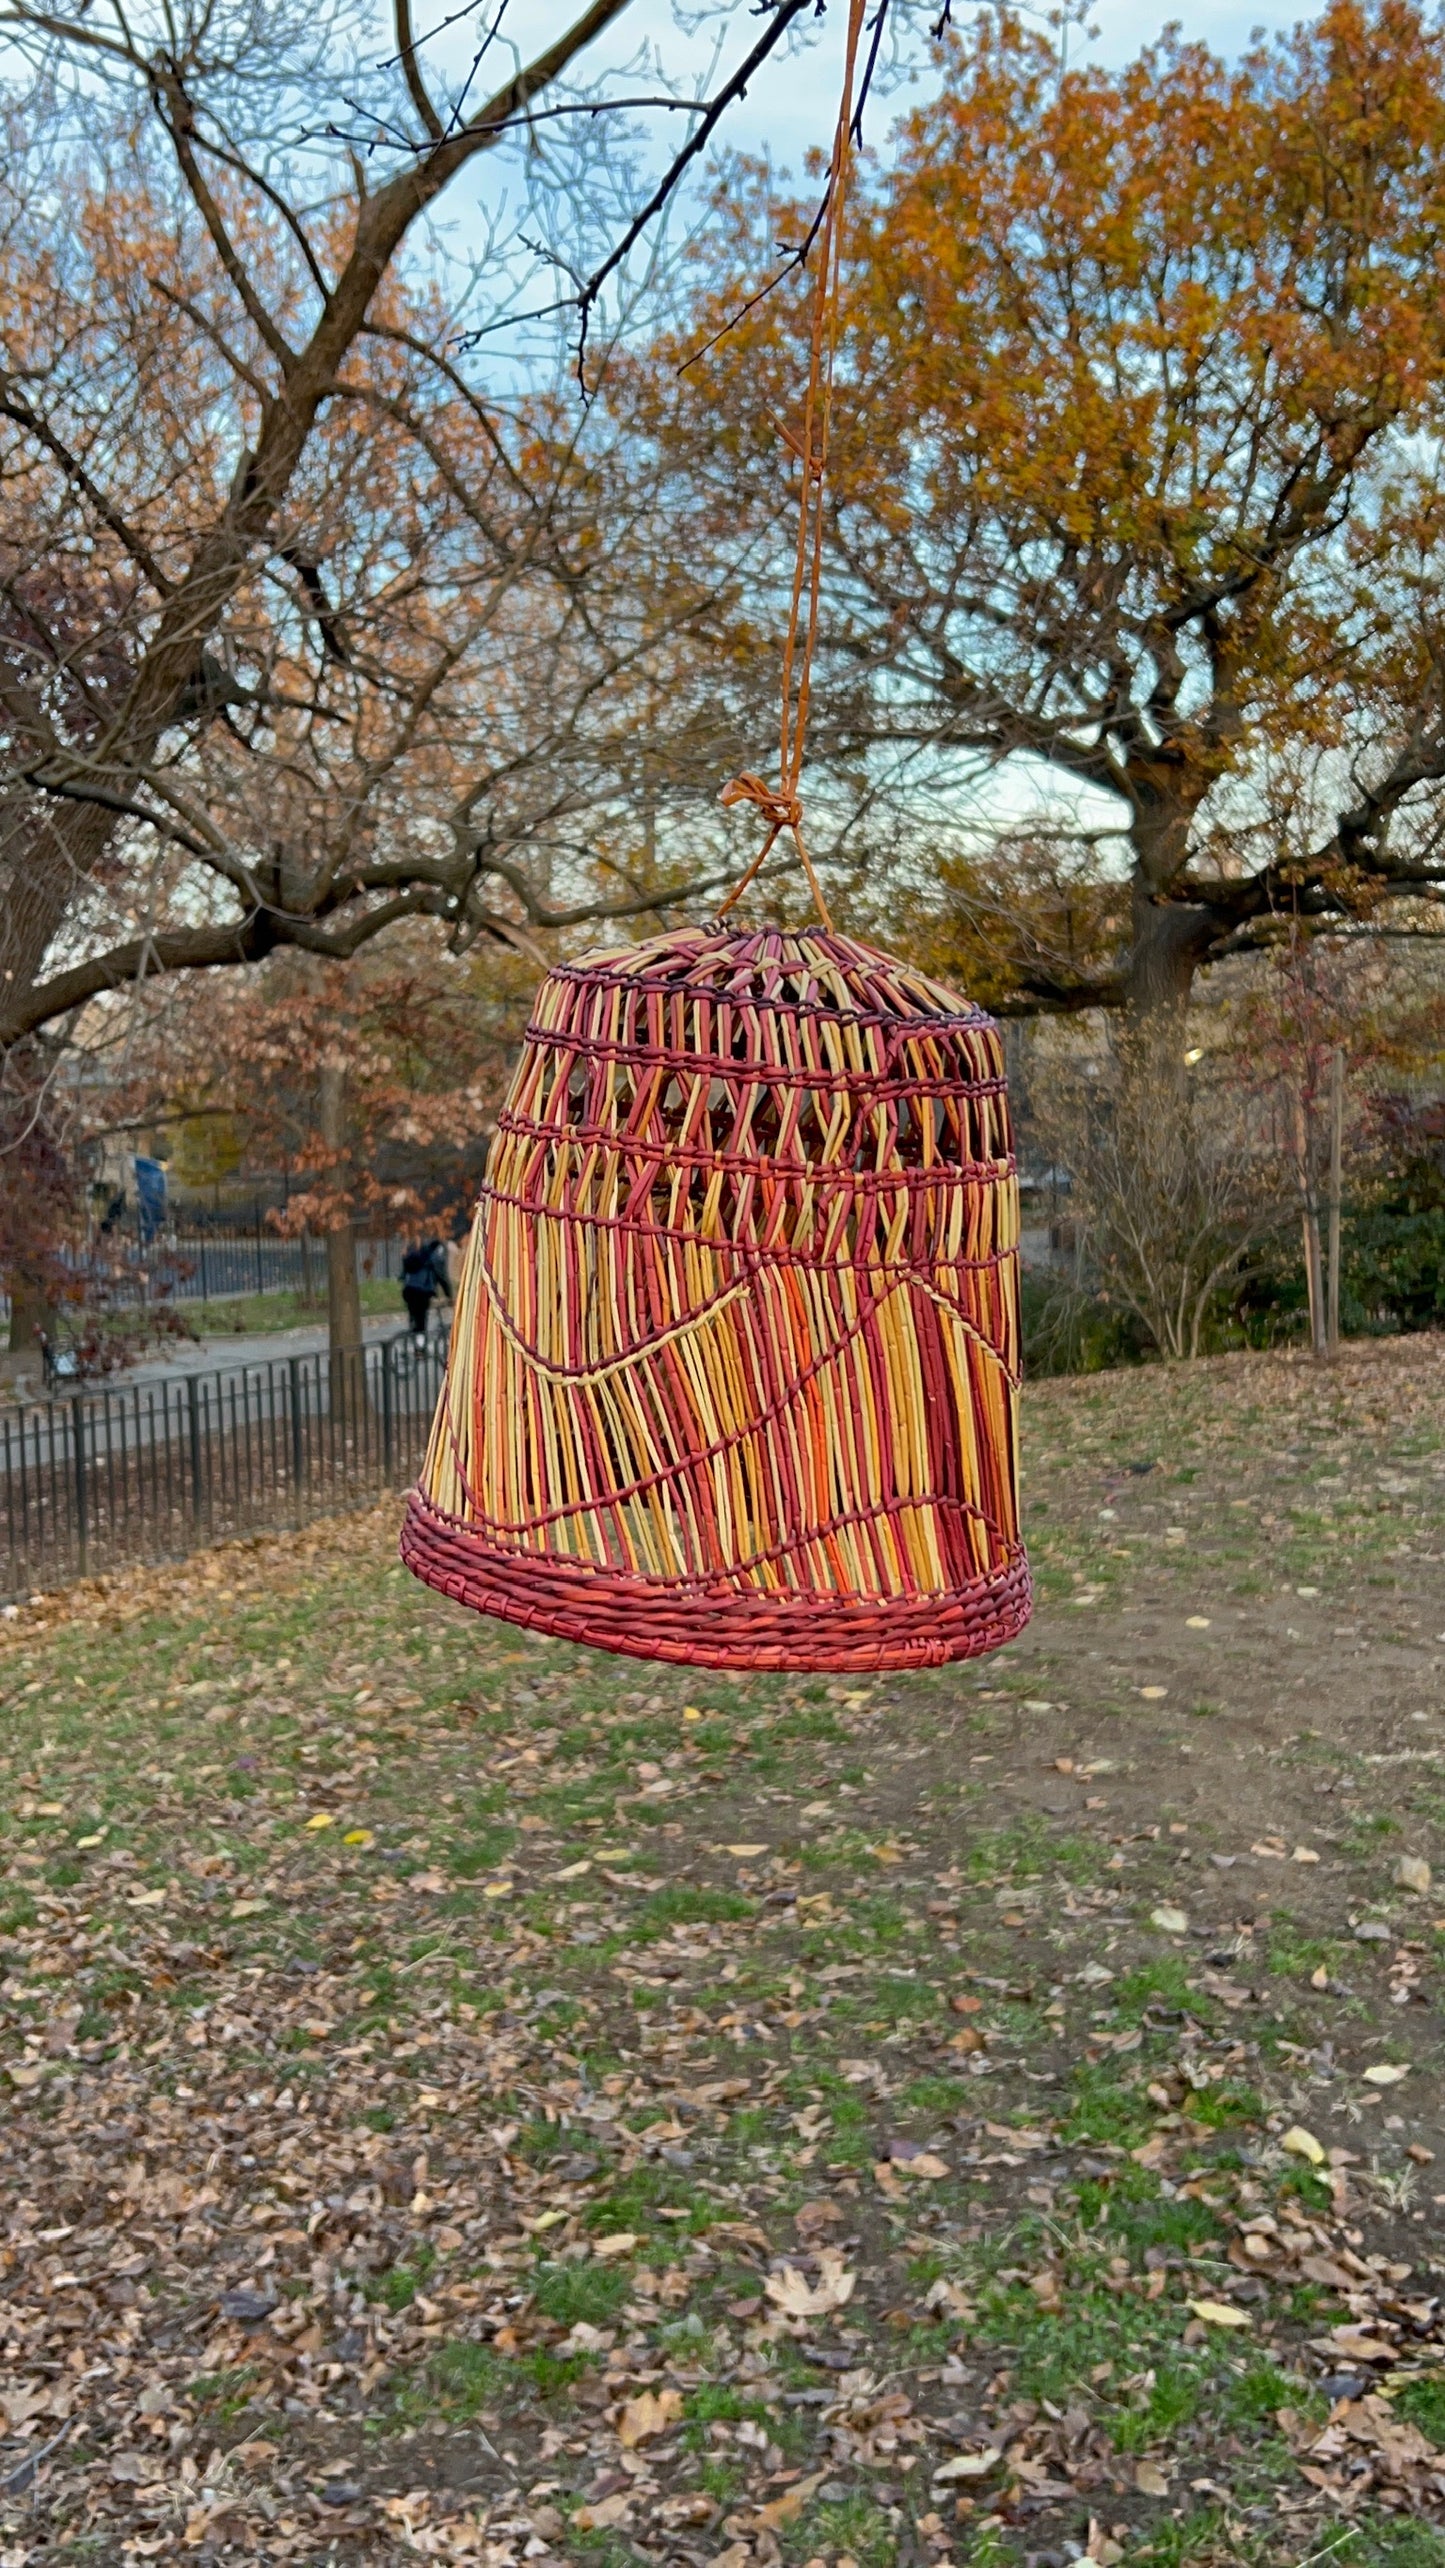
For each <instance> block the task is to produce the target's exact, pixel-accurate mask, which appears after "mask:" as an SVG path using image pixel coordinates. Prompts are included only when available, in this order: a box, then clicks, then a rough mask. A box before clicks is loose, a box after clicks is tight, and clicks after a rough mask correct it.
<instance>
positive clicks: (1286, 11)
mask: <svg viewBox="0 0 1445 2568" xmlns="http://www.w3.org/2000/svg"><path fill="white" fill-rule="evenodd" d="M670 14H671V13H670V11H669V10H668V8H667V6H666V0H637V7H636V11H635V13H634V12H629V15H628V20H627V21H626V22H625V23H627V24H629V25H631V26H633V27H635V28H636V29H637V30H638V31H641V29H642V28H643V27H644V26H645V27H646V29H647V31H648V33H649V34H652V35H653V36H654V39H655V41H656V42H657V43H658V44H659V46H660V47H661V48H662V50H663V51H664V52H665V53H666V54H667V56H668V58H669V59H681V58H682V53H683V48H682V47H681V46H680V45H679V43H678V40H677V37H676V33H675V31H674V29H673V27H672V25H671V23H670ZM741 14H742V13H741V11H739V12H738V13H737V15H738V16H739V17H740V16H741ZM958 14H960V13H959V12H958V11H957V9H956V10H955V15H956V16H957V15H958ZM1314 14H1315V12H1314V11H1312V10H1309V9H1306V8H1302V7H1301V6H1300V5H1299V0H1291V5H1289V6H1281V5H1279V0H1275V5H1273V6H1260V5H1259V0H1245V5H1236V4H1235V0H1212V5H1210V6H1208V7H1205V8H1195V9H1171V8H1170V7H1168V6H1167V5H1159V4H1158V0H1099V5H1097V6H1096V8H1095V10H1094V13H1093V15H1094V24H1095V25H1096V27H1097V28H1098V35H1097V38H1096V39H1095V41H1094V42H1092V43H1086V42H1085V40H1084V39H1083V38H1082V37H1080V36H1078V35H1075V36H1074V37H1073V38H1072V39H1071V41H1072V43H1073V45H1075V46H1076V47H1077V48H1078V50H1079V51H1080V52H1081V53H1084V54H1086V55H1087V56H1088V58H1089V59H1090V60H1093V61H1100V62H1104V63H1120V62H1126V61H1128V59H1129V57H1130V56H1131V55H1132V54H1135V53H1137V52H1138V51H1139V49H1140V47H1141V46H1142V45H1146V44H1148V43H1150V42H1151V40H1152V39H1153V38H1154V37H1155V36H1157V35H1158V34H1159V33H1160V31H1161V29H1162V28H1163V27H1164V26H1165V25H1166V24H1167V23H1168V22H1169V21H1170V20H1171V19H1176V20H1177V21H1178V23H1179V24H1180V26H1181V27H1182V29H1183V32H1184V34H1185V35H1186V36H1187V37H1189V38H1190V39H1191V40H1195V41H1198V42H1202V43H1204V44H1207V45H1209V46H1210V47H1211V48H1212V49H1213V51H1215V52H1216V53H1222V54H1238V53H1242V52H1243V51H1244V50H1245V48H1246V47H1247V45H1248V43H1249V40H1250V38H1251V36H1252V35H1253V33H1254V32H1255V30H1256V29H1257V28H1261V27H1262V28H1264V29H1265V30H1267V31H1270V32H1272V31H1273V30H1275V29H1278V28H1285V27H1291V26H1294V25H1295V24H1296V23H1297V22H1298V21H1300V20H1301V19H1303V18H1308V17H1311V16H1313V15H1314ZM829 17H830V18H831V19H832V20H833V24H832V26H831V27H827V26H826V25H825V29H824V31H823V32H822V34H821V35H820V38H819V41H818V43H817V45H816V48H814V49H812V50H811V51H810V53H809V54H808V56H807V57H806V60H805V62H804V63H798V64H795V65H793V66H791V67H789V68H787V69H784V70H783V71H782V72H780V73H776V72H775V73H774V74H773V75H772V76H771V77H769V76H767V75H765V76H764V79H763V81H762V82H761V83H760V84H759V87H758V90H757V93H756V95H755V96H754V97H753V98H751V99H749V100H748V101H747V102H746V104H745V105H743V106H742V107H740V108H737V109H735V110H734V112H733V114H732V116H731V117H730V118H729V120H728V133H729V136H730V138H731V140H732V142H733V144H734V145H735V146H736V147H739V148H743V149H746V150H749V151H762V150H764V149H766V150H767V151H769V152H770V153H771V156H772V158H773V159H774V161H776V162H777V163H778V164H779V165H780V166H785V167H789V168H791V169H793V170H794V171H796V170H797V168H798V166H799V164H800V163H801V160H802V157H803V154H804V152H805V151H806V150H807V149H808V148H809V146H810V145H811V144H814V143H825V142H826V141H827V140H828V139H829V137H830V135H831V129H832V123H833V116H834V113H835V110H836V104H837V88H838V77H839V41H840V39H841V33H842V28H841V10H839V9H835V8H830V10H829ZM903 103H904V98H903V97H901V96H900V97H899V98H898V99H897V101H896V104H897V105H900V106H901V105H902V104H903ZM888 122H889V116H888V113H887V111H886V109H881V110H880V111H879V112H878V113H877V114H876V115H875V116H874V118H873V120H872V128H871V136H870V139H871V140H872V141H873V142H874V144H875V145H881V144H882V142H883V141H884V138H885V136H886V133H887V128H888Z"/></svg>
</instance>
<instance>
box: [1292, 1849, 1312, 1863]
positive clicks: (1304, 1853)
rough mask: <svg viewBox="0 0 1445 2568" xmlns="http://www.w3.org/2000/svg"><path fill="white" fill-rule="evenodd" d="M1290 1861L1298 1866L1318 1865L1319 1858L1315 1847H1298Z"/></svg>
mask: <svg viewBox="0 0 1445 2568" xmlns="http://www.w3.org/2000/svg"><path fill="white" fill-rule="evenodd" d="M1290 1860H1291V1861H1292V1862H1293V1863H1297V1864H1317V1863H1318V1862H1319V1856H1318V1854H1317V1853H1316V1851H1315V1849H1314V1847H1313V1846H1296V1848H1295V1850H1294V1854H1293V1855H1292V1857H1291V1859H1290Z"/></svg>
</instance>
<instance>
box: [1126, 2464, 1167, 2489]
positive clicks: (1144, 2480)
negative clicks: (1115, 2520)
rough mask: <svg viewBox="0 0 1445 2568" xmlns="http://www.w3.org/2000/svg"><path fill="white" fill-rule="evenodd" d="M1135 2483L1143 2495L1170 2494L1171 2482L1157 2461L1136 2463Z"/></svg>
mask: <svg viewBox="0 0 1445 2568" xmlns="http://www.w3.org/2000/svg"><path fill="white" fill-rule="evenodd" d="M1134 2485H1135V2487H1136V2488H1137V2489H1138V2491H1139V2494H1140V2496H1141V2497H1167V2496H1168V2494H1169V2482H1168V2480H1167V2479H1166V2478H1165V2476H1164V2473H1163V2471H1162V2470H1161V2469H1160V2467H1159V2464H1158V2462H1157V2461H1138V2462H1136V2463H1135V2465H1134Z"/></svg>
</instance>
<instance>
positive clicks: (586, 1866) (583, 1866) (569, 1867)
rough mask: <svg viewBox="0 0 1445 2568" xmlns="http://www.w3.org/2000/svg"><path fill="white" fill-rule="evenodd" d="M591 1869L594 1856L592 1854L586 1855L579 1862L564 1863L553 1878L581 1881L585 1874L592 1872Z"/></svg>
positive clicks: (555, 1879) (556, 1879)
mask: <svg viewBox="0 0 1445 2568" xmlns="http://www.w3.org/2000/svg"><path fill="white" fill-rule="evenodd" d="M591 1870H592V1858H591V1856H590V1855H584V1856H583V1858H582V1861H581V1862H580V1863H579V1864H564V1865H563V1866H562V1869H561V1871H560V1872H554V1873H553V1875H552V1879H553V1880H554V1881H580V1880H581V1878H582V1876H583V1874H584V1873H590V1871H591Z"/></svg>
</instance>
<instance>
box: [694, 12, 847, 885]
mask: <svg viewBox="0 0 1445 2568" xmlns="http://www.w3.org/2000/svg"><path fill="white" fill-rule="evenodd" d="M866 7H867V0H848V36H847V43H846V45H845V48H844V56H843V97H842V103H841V105H840V106H839V109H838V126H837V131H836V132H835V134H834V136H833V157H832V160H831V162H830V164H829V169H828V192H827V196H826V198H825V200H824V206H823V220H822V224H821V227H820V232H819V248H818V266H817V271H816V274H815V277H814V281H813V315H812V329H811V332H810V334H809V348H808V388H807V393H806V396H805V398H804V402H803V433H802V435H801V437H800V438H797V439H794V438H792V437H788V443H789V445H790V446H792V447H793V450H794V452H795V454H796V455H797V457H798V460H799V463H800V465H801V467H802V489H801V491H800V493H799V498H798V541H797V548H796V551H795V554H794V559H793V590H792V598H791V601H790V605H789V610H788V629H787V632H786V634H785V635H784V637H783V704H782V721H781V725H780V733H779V742H778V783H777V785H776V787H774V786H772V785H769V784H767V783H766V782H765V781H764V779H763V778H762V777H761V776H755V775H752V774H744V775H741V776H734V778H733V780H732V782H731V784H728V785H724V787H723V791H722V800H723V802H724V804H725V805H727V806H728V808H729V809H731V808H732V807H733V806H734V805H736V804H738V803H752V804H754V805H755V806H756V808H757V810H758V811H760V812H761V813H762V816H763V818H764V820H765V821H766V822H767V825H768V834H767V837H766V838H765V839H764V841H763V844H762V846H761V848H760V849H759V851H758V853H757V855H756V856H755V857H754V858H753V861H752V863H751V865H750V866H749V867H748V869H747V872H746V873H745V874H744V875H743V877H742V880H741V881H740V882H739V883H737V884H735V885H734V887H733V889H732V891H730V892H729V894H728V896H727V899H726V900H725V901H724V902H723V904H722V906H721V908H720V910H719V911H718V916H719V918H725V917H726V916H727V913H728V911H729V910H730V909H732V908H733V907H734V905H735V904H736V903H737V902H738V901H740V900H741V898H742V896H743V894H744V892H745V891H746V890H747V888H748V885H749V883H751V882H752V881H753V880H754V879H755V878H756V876H757V875H758V874H760V873H761V872H762V869H763V867H764V865H765V864H766V863H767V861H768V858H769V857H770V856H771V854H772V852H773V849H774V847H775V846H776V845H777V842H778V840H779V838H781V836H782V834H783V831H784V830H785V829H786V830H788V831H790V832H791V835H792V838H793V842H794V844H795V846H796V847H797V850H798V855H799V857H800V859H801V860H802V866H803V871H804V873H805V874H806V875H807V878H808V885H809V889H810V890H811V892H812V895H813V899H814V902H815V904H816V907H817V911H818V916H819V918H820V919H821V920H822V922H823V925H824V927H825V928H827V929H828V930H829V931H830V932H831V930H832V926H833V921H832V918H831V917H830V915H829V911H828V904H827V902H826V900H825V899H824V897H823V887H822V884H821V883H820V882H819V880H818V877H817V873H816V871H815V870H814V866H813V860H812V858H811V856H810V855H809V854H808V850H807V847H806V845H805V843H804V839H803V805H802V802H801V799H800V797H799V793H798V779H799V777H800V776H801V774H802V770H803V743H804V740H805V738H806V735H807V729H808V707H809V702H810V699H811V695H812V684H813V652H814V649H815V646H816V643H817V639H818V609H819V600H820V597H821V593H822V585H823V524H824V519H823V504H824V489H825V479H826V475H827V469H828V434H829V430H830V427H831V425H832V416H833V379H834V373H835V370H836V361H837V350H838V319H839V310H840V305H841V301H842V251H843V210H844V205H845V202H846V199H847V193H848V178H849V174H850V170H851V167H852V158H853V86H854V81H855V78H856V76H857V68H858V47H859V44H860V42H861V41H862V35H863V20H864V14H865V11H866ZM784 434H785V435H786V434H787V432H786V431H784Z"/></svg>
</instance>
